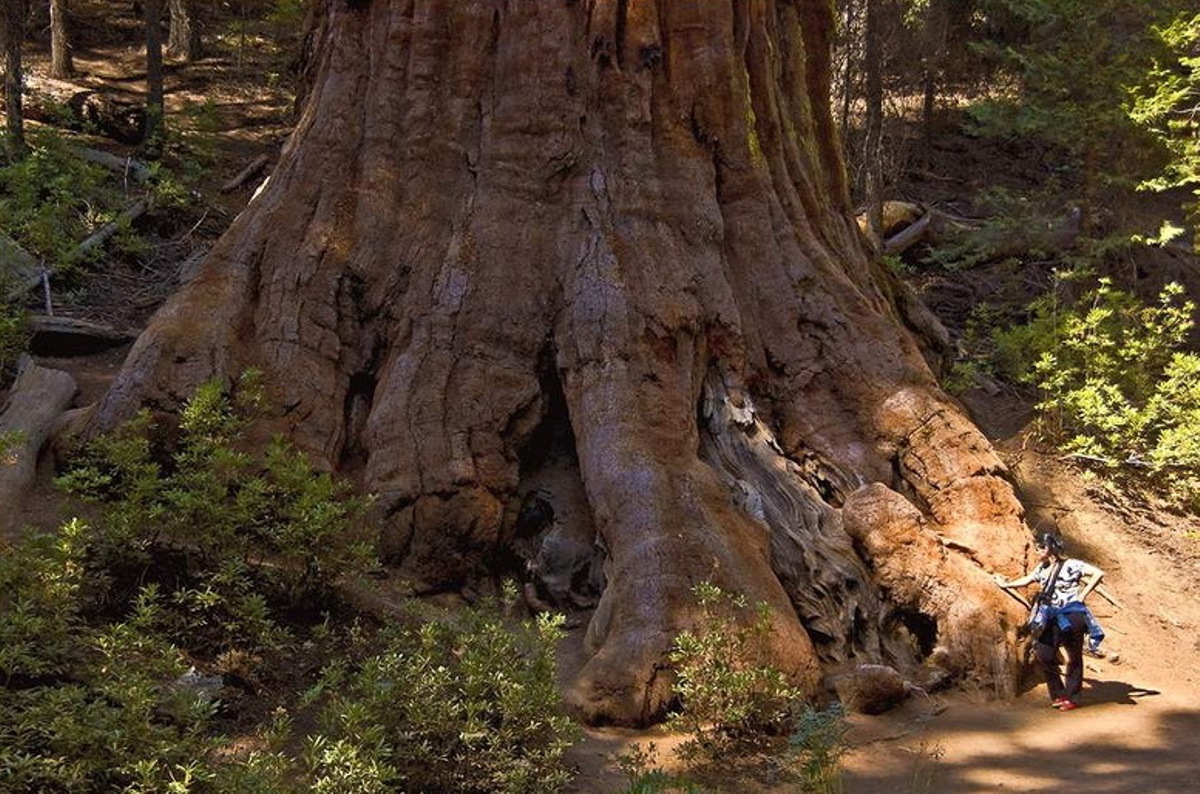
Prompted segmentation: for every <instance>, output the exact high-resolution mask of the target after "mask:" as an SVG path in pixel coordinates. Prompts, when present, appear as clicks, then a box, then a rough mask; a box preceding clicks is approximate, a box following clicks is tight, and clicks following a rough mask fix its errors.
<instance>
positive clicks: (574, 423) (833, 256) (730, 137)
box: [92, 0, 1027, 723]
mask: <svg viewBox="0 0 1200 794" xmlns="http://www.w3.org/2000/svg"><path fill="white" fill-rule="evenodd" d="M326 9H327V10H326V13H325V14H324V15H323V16H322V17H321V18H320V20H319V25H318V27H317V29H316V30H315V31H314V32H313V41H314V42H315V43H316V53H317V60H316V63H315V65H314V66H313V71H312V72H311V73H312V74H313V75H314V77H313V81H312V87H311V89H310V90H309V92H308V94H307V102H306V105H305V110H304V112H303V114H302V116H301V118H300V121H299V123H298V125H297V128H296V131H295V133H294V136H293V138H292V140H291V141H290V142H289V144H288V146H287V147H286V148H285V150H284V152H283V153H282V155H281V158H280V162H279V164H278V165H277V167H276V169H275V171H274V173H273V175H272V176H271V178H270V180H269V182H268V184H267V185H266V187H265V189H264V190H263V191H262V192H261V193H260V194H259V195H258V197H257V198H256V199H255V200H254V201H253V202H252V203H251V204H250V206H249V207H248V208H247V209H246V210H245V211H244V212H243V213H242V214H241V215H240V216H239V218H238V220H237V221H236V222H235V223H234V225H233V226H232V227H231V228H230V230H229V232H228V233H227V234H226V235H225V237H224V238H223V239H222V240H221V242H220V243H219V244H218V246H217V247H216V248H215V249H214V251H213V253H212V255H211V256H210V257H209V259H208V260H207V261H206V263H205V264H204V265H203V266H202V268H201V270H200V272H199V273H198V274H197V276H196V277H195V278H194V279H193V280H191V281H190V282H189V283H188V284H187V285H186V286H185V287H184V288H183V289H182V290H181V291H180V293H179V294H177V295H176V296H175V297H174V298H173V299H172V300H171V301H170V302H169V303H168V305H167V306H165V307H164V308H163V309H162V310H161V311H160V312H159V314H158V315H157V316H156V317H155V319H154V321H153V322H152V324H151V326H150V327H149V328H148V330H147V331H146V332H145V333H144V334H143V335H142V336H141V338H140V339H139V341H138V342H137V344H136V345H135V347H134V349H133V350H132V351H131V353H130V356H129V358H128V360H127V361H126V364H125V367H124V369H123V371H122V373H121V375H120V376H119V378H118V379H117V381H116V383H115V384H114V386H113V388H112V389H111V391H110V392H109V393H108V395H107V396H106V397H105V399H104V400H103V401H102V402H101V403H100V404H99V405H98V406H97V407H96V409H95V411H94V412H93V416H92V419H93V428H103V427H111V426H112V425H113V424H115V423H116V422H118V421H120V420H121V419H122V418H124V417H126V416H128V415H129V414H130V413H131V412H132V411H133V410H135V409H136V408H137V407H139V406H141V405H144V404H150V405H153V406H157V407H159V408H162V409H170V408H171V407H172V406H177V405H178V404H179V403H180V401H181V400H182V399H184V398H185V397H186V396H187V395H188V394H189V393H190V392H191V391H192V390H193V389H194V388H195V387H196V386H197V385H198V384H199V383H201V382H202V381H203V380H205V379H207V378H209V377H210V376H212V375H213V374H214V373H216V374H219V375H223V376H226V377H229V376H232V375H234V374H236V373H237V372H238V371H240V370H242V369H243V368H246V367H249V366H256V367H259V368H261V369H262V370H264V372H265V373H266V374H267V378H266V381H267V383H268V384H269V388H270V392H271V397H272V401H273V403H274V404H275V405H278V406H279V411H278V413H277V414H276V415H275V416H273V417H272V418H271V419H270V420H268V421H265V422H264V423H263V424H262V426H261V427H260V428H258V429H259V431H261V432H263V433H264V434H267V433H271V432H276V431H279V432H284V433H286V434H288V435H289V436H290V437H291V438H292V439H293V440H294V441H296V442H297V443H299V444H300V445H302V446H303V447H304V448H306V449H308V450H309V451H311V452H312V453H313V454H315V455H316V456H318V458H319V459H320V460H322V461H324V463H325V464H326V465H327V466H329V467H330V468H334V469H337V470H339V471H341V472H343V473H346V474H349V475H352V476H355V477H357V478H358V480H359V481H360V482H361V483H362V485H363V487H364V488H367V489H369V490H371V491H374V492H376V493H377V494H379V496H380V505H381V513H382V520H383V522H384V530H383V532H384V536H383V545H384V549H385V551H386V553H387V555H388V558H389V560H390V562H391V563H392V564H393V565H394V566H396V568H397V569H398V572H399V574H400V575H401V576H402V577H404V579H405V580H406V581H408V582H411V583H412V587H413V590H414V591H415V592H434V591H440V590H447V589H462V588H469V587H470V586H471V584H472V582H474V581H475V580H477V579H478V578H479V577H481V576H485V575H496V574H505V573H512V572H513V570H514V569H515V570H521V569H523V567H524V566H523V565H520V564H519V562H520V561H519V560H518V561H517V564H515V565H513V567H512V568H510V567H506V563H504V562H503V561H504V560H511V559H512V558H513V554H514V553H515V554H518V555H522V556H526V557H527V558H530V559H529V561H530V562H531V563H537V565H534V566H533V567H535V568H539V570H540V566H541V565H542V563H545V562H546V561H547V560H548V559H549V558H550V557H553V556H555V555H553V554H551V553H550V552H551V551H555V550H557V551H556V552H555V553H556V554H557V556H558V557H560V558H561V557H563V556H564V555H565V556H568V557H570V556H571V555H572V554H573V555H574V556H575V559H571V560H566V561H563V560H561V559H559V561H558V562H557V563H556V565H557V566H558V567H559V568H560V569H562V568H564V567H566V568H569V567H570V566H572V565H578V566H581V567H585V566H586V565H587V564H588V558H589V555H595V554H596V550H597V549H600V550H601V552H602V556H603V573H604V575H603V578H602V582H603V592H602V595H600V597H599V602H598V604H597V605H596V608H595V611H594V613H592V614H591V618H590V622H589V624H588V628H587V637H586V651H587V654H588V658H587V662H586V664H585V665H584V666H583V668H582V670H581V671H580V672H579V675H578V677H577V679H576V680H575V682H574V683H573V685H572V686H571V687H570V689H569V691H568V693H567V694H568V697H569V699H570V700H571V702H573V703H574V704H575V705H576V706H577V707H578V708H579V709H580V710H581V712H582V713H583V714H584V715H586V716H587V717H588V718H590V719H593V720H598V721H602V720H608V721H616V722H621V723H642V722H645V721H647V720H650V719H653V718H654V717H655V716H656V715H659V714H661V712H662V710H663V709H664V708H665V706H666V704H667V702H668V700H669V697H670V683H671V682H670V678H669V675H665V674H664V672H663V671H664V656H665V654H666V652H667V650H668V648H669V647H670V644H671V642H672V640H673V638H674V637H675V635H676V634H677V632H678V631H679V630H681V629H683V628H687V627H689V626H691V625H693V624H694V621H695V619H696V617H697V610H696V606H695V604H694V599H693V597H692V594H691V588H692V587H693V586H694V585H695V584H696V583H697V582H700V581H702V580H709V581H712V582H714V583H715V584H717V585H718V586H720V587H722V588H724V589H726V590H729V591H734V592H739V593H743V594H745V595H746V596H747V597H748V598H749V599H750V600H751V601H757V602H764V603H765V604H767V606H768V609H769V612H770V615H771V619H772V621H773V623H774V626H775V631H774V632H773V633H772V635H771V640H770V644H769V647H765V648H762V649H761V651H762V653H763V659H765V660H767V661H770V662H771V663H773V664H775V665H777V666H779V667H780V668H782V669H783V670H785V671H787V672H788V673H789V674H791V675H792V676H793V677H794V679H795V680H796V681H797V683H798V684H800V685H801V686H803V687H805V688H807V690H808V691H810V692H816V691H817V690H818V689H819V687H820V686H821V676H822V671H823V669H825V670H827V669H831V668H832V667H835V666H838V665H840V664H843V663H845V662H851V661H856V660H857V661H867V660H872V661H880V660H882V661H886V662H888V663H891V664H894V665H897V666H898V667H900V668H901V669H904V670H911V669H912V668H915V667H916V666H917V665H919V664H921V663H922V661H923V660H925V659H926V658H927V657H929V656H930V654H931V653H932V652H933V649H934V646H940V647H941V648H942V651H941V652H939V653H938V654H937V656H938V658H939V659H942V660H944V664H946V665H948V666H950V667H951V668H952V670H953V672H955V673H957V674H959V675H961V676H964V677H970V678H972V679H974V680H977V681H978V682H980V683H981V684H983V685H987V686H993V687H995V688H996V689H997V690H998V691H1000V692H1011V691H1012V690H1013V687H1014V685H1015V680H1016V671H1017V661H1016V654H1015V650H1014V640H1013V637H1012V627H1013V626H1014V625H1015V624H1016V623H1017V622H1018V621H1019V618H1020V617H1021V616H1020V615H1017V614H1015V612H1014V611H1013V610H1014V608H1013V607H1012V606H1011V605H1010V604H1008V603H1007V602H1006V600H1005V599H1004V597H1003V596H1002V595H1001V594H1000V592H999V591H998V590H997V589H996V588H995V587H994V585H993V584H992V582H991V580H990V578H989V574H990V572H992V571H995V570H1000V571H1002V572H1003V573H1005V574H1006V575H1015V574H1016V572H1017V571H1018V569H1020V568H1021V565H1022V562H1023V560H1022V554H1023V550H1024V544H1025V541H1026V537H1027V533H1026V532H1025V531H1024V527H1023V525H1022V522H1021V508H1020V505H1019V503H1018V502H1017V500H1016V498H1015V495H1014V493H1013V490H1012V488H1011V487H1010V485H1009V484H1008V482H1007V479H1006V472H1005V470H1004V467H1003V465H1002V464H1001V462H1000V461H999V460H998V459H997V458H996V456H995V455H994V454H993V453H992V451H991V449H990V447H989V446H988V444H987V442H986V441H985V439H984V438H983V437H982V436H981V435H980V434H979V433H978V431H976V430H975V428H974V427H973V426H972V425H971V424H970V423H969V422H968V421H967V420H966V419H965V418H964V417H963V415H962V414H961V412H960V410H959V409H958V408H957V407H956V404H955V403H953V402H952V401H951V400H949V399H947V398H945V397H944V396H943V395H942V394H941V392H940V391H939V390H938V389H937V386H936V383H935V381H934V378H933V376H932V375H931V373H930V371H929V369H928V368H927V366H926V365H925V362H924V361H923V359H922V357H921V355H920V353H919V350H918V346H917V344H916V343H915V341H914V339H913V338H912V336H910V334H909V332H908V331H907V330H906V328H907V327H909V325H910V324H912V323H920V322H925V321H927V320H928V318H927V317H920V316H917V313H919V308H917V307H916V304H915V303H913V302H911V301H910V302H908V303H903V304H900V305H904V306H907V307H909V308H908V309H907V311H909V312H910V313H911V314H912V316H908V315H906V314H905V313H903V312H902V311H901V310H899V309H897V303H896V302H895V301H894V300H893V297H892V293H893V289H894V285H893V284H892V283H891V282H890V281H889V280H888V279H887V277H886V275H885V274H884V271H883V270H882V269H881V268H878V267H877V266H876V265H875V264H873V263H872V261H871V260H870V259H869V258H868V257H867V256H866V254H865V253H864V250H863V247H862V244H861V239H860V237H859V235H858V232H857V230H856V227H855V225H854V224H853V222H852V221H851V220H850V217H849V208H848V206H847V205H848V197H847V190H846V185H845V180H844V174H843V166H842V161H841V155H840V151H839V148H838V145H837V141H836V132H835V129H834V127H833V124H832V120H831V117H830V112H829V106H828V103H829V100H828V94H829V79H830V64H829V43H830V37H831V35H832V29H833V16H832V11H831V8H830V6H829V5H828V4H825V3H794V2H785V1H784V0H762V1H761V2H732V3H693V2H683V1H682V0H657V2H654V1H653V0H645V1H641V2H617V1H616V0H594V1H593V2H586V3H584V2H570V3H507V2H500V1H499V0H496V1H495V2H473V3H453V2H406V3H401V2H386V0H375V2H370V3H365V2H329V3H328V4H327V5H326ZM530 505H536V507H537V509H536V510H534V509H525V508H528V507H529V506H530ZM530 516H534V517H533V518H530ZM568 536H570V538H569V539H570V543H568V542H567V539H568ZM522 549H525V551H524V552H522V551H521V550H522ZM563 549H567V550H568V551H567V552H563ZM570 550H574V551H570ZM539 575H542V574H541V573H539ZM596 578H597V579H599V578H600V577H596Z"/></svg>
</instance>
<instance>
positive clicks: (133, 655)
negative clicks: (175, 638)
mask: <svg viewBox="0 0 1200 794" xmlns="http://www.w3.org/2000/svg"><path fill="white" fill-rule="evenodd" d="M92 536H93V532H92V530H90V529H89V528H88V527H87V526H86V525H85V524H83V523H82V522H81V521H78V520H73V521H70V522H68V523H67V524H66V525H64V526H63V527H62V529H61V530H60V531H59V532H58V533H57V534H54V535H46V534H43V535H35V536H31V537H29V538H27V539H25V540H23V541H22V542H21V543H19V544H17V545H16V546H15V547H13V548H11V549H8V550H6V553H5V554H4V555H2V556H0V680H2V681H3V687H0V790H3V791H6V792H30V794H32V793H33V792H39V794H40V793H41V792H102V791H139V792H140V791H178V792H192V791H222V792H239V791H245V792H252V791H263V790H269V789H267V788H263V787H262V786H260V785H259V784H262V783H264V779H263V777H262V776H261V775H259V774H256V773H255V769H256V768H257V766H258V762H257V761H254V762H250V761H246V762H245V763H243V764H242V765H243V766H244V767H245V768H244V769H240V770H237V772H236V774H234V775H233V776H231V777H226V774H225V773H226V772H227V771H233V766H234V765H233V764H232V763H230V764H226V763H224V762H222V761H219V760H216V759H215V758H214V757H213V753H214V751H215V750H216V749H217V748H218V747H220V746H221V745H222V744H224V742H225V740H224V739H223V738H222V737H221V736H220V735H219V734H218V733H216V732H215V731H214V730H213V716H214V712H215V710H216V708H217V705H218V704H217V701H216V700H215V699H213V698H211V697H208V696H205V695H204V694H202V693H200V692H199V691H197V690H196V689H194V688H190V687H188V686H184V685H181V683H180V682H181V681H182V680H184V679H183V678H182V676H183V675H184V673H185V671H186V670H187V667H186V665H185V663H184V655H183V653H182V651H181V650H180V649H179V648H178V647H177V646H175V645H174V644H172V643H171V642H170V641H169V640H168V639H166V638H165V637H164V636H163V635H162V633H161V632H160V631H158V629H157V626H158V625H159V624H160V622H161V615H160V607H159V605H158V603H157V599H156V598H155V594H154V592H153V588H147V590H146V591H145V592H144V593H143V595H142V596H140V597H138V598H137V599H135V601H134V603H133V604H132V605H131V608H130V610H129V611H128V612H127V613H126V614H125V615H123V616H122V617H121V618H119V619H116V620H111V621H100V622H97V621H94V620H90V619H89V616H88V608H89V606H90V599H89V597H88V585H89V579H90V574H89V570H88V568H89V566H88V555H89V545H90V542H91V538H92ZM239 780H241V781H248V782H249V781H253V783H254V785H247V786H241V785H240V784H238V783H237V781H239Z"/></svg>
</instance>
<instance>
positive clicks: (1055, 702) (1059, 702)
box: [1050, 698, 1071, 709]
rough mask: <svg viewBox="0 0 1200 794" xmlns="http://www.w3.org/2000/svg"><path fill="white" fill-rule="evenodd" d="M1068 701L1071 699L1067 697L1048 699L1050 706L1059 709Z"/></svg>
mask: <svg viewBox="0 0 1200 794" xmlns="http://www.w3.org/2000/svg"><path fill="white" fill-rule="evenodd" d="M1070 702H1071V701H1070V700H1068V699H1067V698H1055V699H1054V700H1051V701H1050V708H1052V709H1061V708H1062V707H1063V704H1064V703H1070Z"/></svg>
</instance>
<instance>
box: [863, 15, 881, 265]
mask: <svg viewBox="0 0 1200 794" xmlns="http://www.w3.org/2000/svg"><path fill="white" fill-rule="evenodd" d="M883 1H884V0H866V43H865V45H864V47H865V56H864V58H863V71H864V72H865V76H866V105H867V108H866V110H867V118H866V134H865V136H864V144H863V168H864V173H865V174H866V179H865V183H864V190H863V192H864V194H865V199H866V205H867V236H868V237H869V238H870V240H871V245H872V246H873V247H874V248H875V249H876V250H880V249H881V248H882V239H883V67H884V63H883V60H884V56H883V17H882V9H881V4H882V3H883Z"/></svg>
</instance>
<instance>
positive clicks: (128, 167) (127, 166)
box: [75, 146, 151, 184]
mask: <svg viewBox="0 0 1200 794" xmlns="http://www.w3.org/2000/svg"><path fill="white" fill-rule="evenodd" d="M75 152H76V153H77V154H78V155H79V156H80V157H81V158H83V159H84V160H87V161H88V162H89V163H95V164H96V165H100V166H104V167H105V168H107V169H108V170H110V171H113V172H115V173H118V174H122V175H126V176H129V175H131V176H133V178H134V179H136V180H137V181H138V182H140V183H142V184H145V183H146V182H149V181H150V176H151V174H150V168H149V166H147V165H146V164H145V163H142V162H139V161H138V160H134V159H133V158H132V157H120V156H118V155H115V154H112V153H110V152H103V151H100V150H99V149H91V148H88V147H86V146H80V147H78V148H76V149H75Z"/></svg>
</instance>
